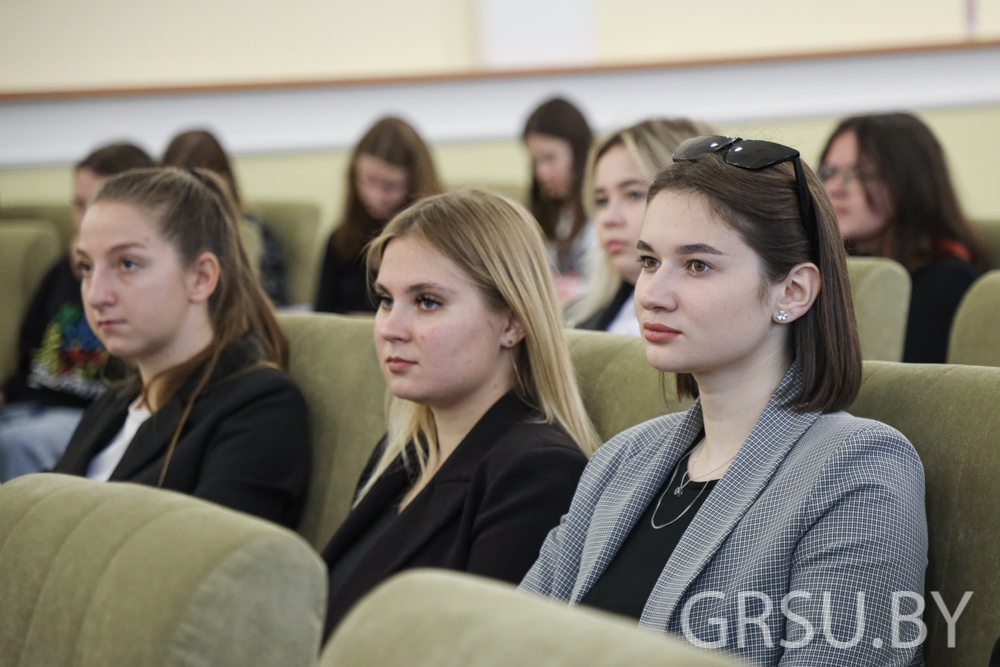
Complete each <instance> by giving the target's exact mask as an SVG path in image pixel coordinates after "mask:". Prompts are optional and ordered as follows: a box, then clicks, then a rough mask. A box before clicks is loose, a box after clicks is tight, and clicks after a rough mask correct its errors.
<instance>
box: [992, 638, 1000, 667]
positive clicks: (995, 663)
mask: <svg viewBox="0 0 1000 667" xmlns="http://www.w3.org/2000/svg"><path fill="white" fill-rule="evenodd" d="M989 667H1000V639H997V643H996V644H994V645H993V653H991V654H990V665H989Z"/></svg>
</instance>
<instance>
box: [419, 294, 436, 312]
mask: <svg viewBox="0 0 1000 667" xmlns="http://www.w3.org/2000/svg"><path fill="white" fill-rule="evenodd" d="M417 305H419V306H420V307H421V308H422V309H423V310H434V309H435V308H437V307H438V306H440V305H441V302H440V301H438V300H437V299H435V298H433V297H429V296H421V297H419V298H418V299H417Z"/></svg>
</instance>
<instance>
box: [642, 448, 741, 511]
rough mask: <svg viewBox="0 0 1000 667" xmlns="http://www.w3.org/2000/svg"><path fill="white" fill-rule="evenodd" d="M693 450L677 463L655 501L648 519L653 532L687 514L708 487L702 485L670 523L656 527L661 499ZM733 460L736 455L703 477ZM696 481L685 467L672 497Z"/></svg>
mask: <svg viewBox="0 0 1000 667" xmlns="http://www.w3.org/2000/svg"><path fill="white" fill-rule="evenodd" d="M704 442H705V441H704V440H702V441H701V443H699V444H703V443H704ZM695 449H697V447H695V448H694V449H692V450H691V451H690V452H688V453H687V454H685V455H684V456H683V457H682V458H681V460H680V461H678V462H677V466H676V467H675V468H674V472H673V474H672V475H671V476H670V481H669V482H668V483H667V487H666V488H665V489H663V493H661V494H660V499H659V500H657V501H656V509H654V510H653V515H652V516H650V517H649V525H651V526H652V527H653V530H659V529H661V528H666V527H667V526H669V525H670V524H672V523H675V522H676V521H677V520H678V519H680V518H681V517H682V516H684V515H685V514H687V513H688V510H690V509H691V508H692V507H694V505H695V503H697V502H698V499H699V498H701V494H703V493H705V488H706V487H707V486H708V484H703V485H702V487H701V488H700V489H699V490H698V495H696V496H695V497H694V500H692V501H691V504H689V505H688V506H687V507H685V508H684V511H682V512H681V513H680V514H678V515H677V516H675V517H674V518H673V519H671V520H670V521H668V522H666V523H661V524H660V525H656V513H657V512H659V511H660V505H661V504H662V503H663V497H664V496H666V495H667V491H669V490H670V487H671V486H673V485H674V480H675V479H677V468H680V466H681V463H683V462H684V459H686V458H688V457H689V456H691V454H692V453H694V450H695ZM734 458H736V454H733V455H732V456H730V457H729V458H728V459H727V460H726V461H724V462H723V463H722V465H720V466H718V467H717V468H715V469H714V470H710V471H709V472H707V473H705V476H706V477H707V476H709V475H711V474H712V473H713V472H716V471H717V470H719V469H720V468H722V466H724V465H726V464H727V463H729V462H730V461H732V460H733V459H734ZM694 460H695V461H697V460H698V458H697V457H695V459H694ZM696 481H698V480H696V479H693V478H692V477H690V476H689V475H688V472H687V468H686V467H685V470H684V474H683V475H682V476H681V483H680V485H678V487H677V488H676V489H674V495H675V496H677V497H680V496H681V495H682V494H683V493H684V487H686V486H687V485H688V484H690V483H691V482H696Z"/></svg>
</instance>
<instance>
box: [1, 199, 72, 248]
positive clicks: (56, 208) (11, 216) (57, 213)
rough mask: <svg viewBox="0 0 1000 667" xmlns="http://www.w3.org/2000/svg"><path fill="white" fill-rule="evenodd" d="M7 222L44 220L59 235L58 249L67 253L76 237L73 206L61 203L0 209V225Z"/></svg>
mask: <svg viewBox="0 0 1000 667" xmlns="http://www.w3.org/2000/svg"><path fill="white" fill-rule="evenodd" d="M8 220H17V221H24V220H44V221H46V222H48V223H50V224H53V225H55V229H56V232H57V233H58V234H59V249H60V251H61V252H68V251H69V247H70V244H71V243H72V242H73V239H74V238H75V237H76V217H75V214H74V213H73V206H72V205H70V204H62V203H47V204H45V203H39V204H24V205H17V206H4V207H3V208H0V224H4V223H6V222H7V221H8Z"/></svg>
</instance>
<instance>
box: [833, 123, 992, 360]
mask: <svg viewBox="0 0 1000 667" xmlns="http://www.w3.org/2000/svg"><path fill="white" fill-rule="evenodd" d="M817 173H818V175H819V178H820V180H822V181H823V184H824V185H825V186H826V192H827V194H828V195H829V196H830V201H832V202H833V208H834V210H835V211H836V213H837V223H838V224H839V226H840V233H841V235H843V237H844V240H845V241H846V242H847V247H848V250H849V251H850V252H852V253H855V254H859V255H872V256H875V257H888V258H890V259H894V260H896V261H897V262H899V263H900V264H902V265H903V266H904V267H906V270H907V271H909V272H910V278H911V280H912V285H913V290H912V292H911V295H910V314H909V318H908V320H907V325H906V343H905V345H904V348H903V361H909V362H918V363H944V362H945V361H946V359H947V355H948V336H949V334H950V332H951V322H952V320H953V319H954V317H955V311H956V310H958V304H959V303H960V302H961V300H962V297H963V296H964V295H965V292H966V291H967V290H968V289H969V287H970V286H971V285H972V283H973V282H975V280H976V278H977V277H978V276H979V274H980V272H982V271H983V270H984V269H985V268H986V264H985V259H986V258H985V253H984V250H983V247H982V242H981V241H980V240H979V237H978V235H977V233H976V231H975V230H974V229H973V228H972V226H971V225H970V224H969V222H968V221H967V220H966V218H965V215H964V214H963V213H962V207H961V205H960V204H959V201H958V196H957V195H956V194H955V188H954V186H953V185H952V182H951V176H950V175H949V173H948V165H947V163H946V161H945V155H944V150H943V149H942V148H941V144H940V143H938V140H937V139H936V138H935V137H934V133H933V132H931V130H930V128H929V127H927V125H925V124H924V123H923V122H921V121H920V120H919V119H918V118H916V117H915V116H912V115H910V114H903V113H894V114H883V115H876V116H855V117H853V118H847V119H845V120H844V121H842V122H841V123H840V125H838V126H837V129H835V130H834V131H833V134H832V135H831V136H830V139H829V140H828V141H827V144H826V147H825V148H824V149H823V155H822V158H821V166H820V169H819V171H818V172H817Z"/></svg>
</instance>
